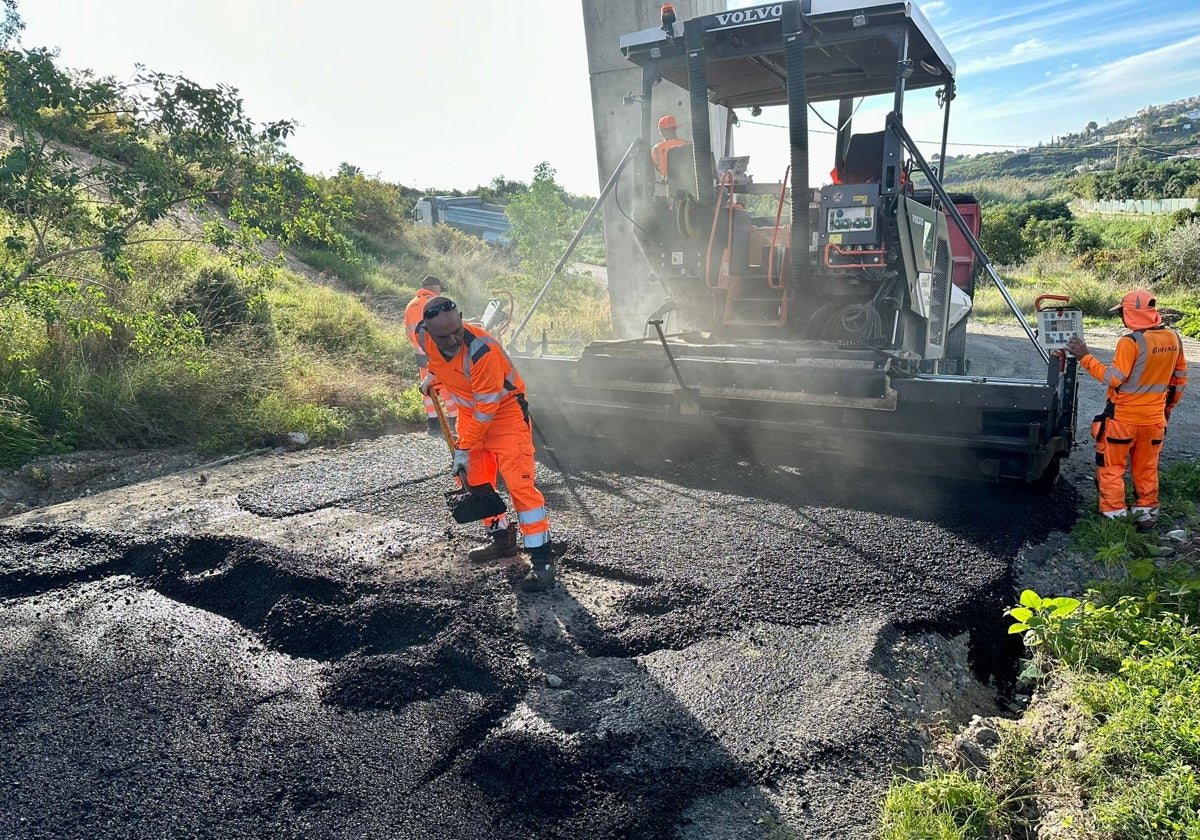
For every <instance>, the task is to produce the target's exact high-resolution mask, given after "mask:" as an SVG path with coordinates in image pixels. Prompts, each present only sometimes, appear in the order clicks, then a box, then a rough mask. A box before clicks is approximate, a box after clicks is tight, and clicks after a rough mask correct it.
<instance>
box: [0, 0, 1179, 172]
mask: <svg viewBox="0 0 1200 840" xmlns="http://www.w3.org/2000/svg"><path fill="white" fill-rule="evenodd" d="M818 2H819V0H818ZM646 3H647V6H648V7H649V6H653V5H654V2H653V0H646ZM729 5H730V7H734V6H750V5H756V4H755V3H751V2H741V0H734V2H731V3H729ZM917 5H918V6H920V8H921V9H922V11H923V12H924V13H925V15H926V17H928V18H929V20H930V21H931V23H932V24H933V26H934V28H935V29H936V30H937V32H938V33H939V35H940V36H941V37H942V40H943V41H944V42H945V43H946V45H947V47H948V48H949V50H950V52H951V54H952V55H953V56H954V58H955V60H956V61H957V62H958V99H957V100H956V101H955V102H954V104H953V109H952V115H951V116H952V119H951V140H952V141H957V142H958V143H960V144H964V145H959V146H954V145H952V146H951V152H952V153H955V152H958V153H963V152H971V151H985V150H989V149H993V148H1018V147H1022V146H1028V145H1036V144H1037V143H1038V142H1039V141H1048V140H1049V139H1050V138H1051V137H1053V136H1055V135H1059V134H1064V133H1067V132H1071V131H1078V130H1080V129H1082V128H1083V127H1084V125H1086V123H1087V122H1088V121H1089V120H1096V121H1098V122H1100V123H1101V124H1103V123H1104V122H1105V121H1106V120H1108V119H1117V118H1119V117H1124V116H1130V115H1132V114H1134V113H1135V112H1136V111H1138V110H1139V109H1140V108H1143V107H1145V106H1146V105H1151V104H1162V103H1165V102H1169V101H1173V100H1177V99H1183V98H1186V97H1189V96H1196V95H1200V3H1196V2H1194V0H1174V1H1173V2H1167V0H1040V2H1032V1H1031V2H1024V1H1023V0H1005V2H1001V1H1000V0H927V2H921V0H917ZM18 8H19V11H20V13H21V15H22V17H23V18H24V19H25V20H26V23H27V28H26V31H25V33H24V37H23V39H22V42H23V45H24V46H27V47H29V46H57V47H60V48H61V51H62V53H61V58H62V61H63V63H64V64H67V65H69V66H74V67H88V68H91V69H94V70H95V71H96V72H98V73H100V74H111V75H114V76H116V77H117V78H119V79H127V78H129V77H130V76H131V75H132V74H133V71H134V64H135V63H142V64H145V65H147V66H148V67H151V68H153V69H155V70H160V71H164V72H174V73H180V74H182V75H185V76H188V77H189V78H192V79H195V80H196V81H199V82H202V83H206V84H212V83H215V82H223V83H226V84H230V85H233V86H235V87H237V88H238V89H239V90H240V91H241V93H242V95H243V97H244V98H245V101H246V107H247V110H248V112H249V113H250V115H251V116H252V117H254V118H255V119H257V120H259V121H266V120H269V119H276V118H283V117H289V118H293V119H296V120H298V121H299V122H300V124H301V127H300V130H299V132H298V134H297V135H296V136H295V137H294V138H293V139H292V140H291V141H290V142H289V144H288V145H289V148H290V149H291V150H292V152H293V153H294V154H296V156H297V157H299V158H300V159H301V160H302V161H303V162H304V164H305V166H306V167H307V168H308V169H309V170H310V171H312V172H324V173H330V172H332V171H334V170H335V169H336V168H337V166H338V164H339V163H340V162H342V161H348V162H351V163H354V164H356V165H358V166H360V167H362V168H363V169H364V170H365V171H366V172H368V173H371V174H376V175H379V176H381V177H383V178H385V179H387V180H391V181H398V182H401V183H404V184H406V185H408V186H415V187H426V186H436V187H445V188H459V189H470V188H472V187H475V186H477V185H479V184H482V183H487V182H488V181H490V180H491V179H492V178H493V177H495V176H497V175H502V176H505V177H508V178H514V179H518V180H526V181H527V180H529V179H530V178H531V177H532V174H533V168H534V166H536V165H537V164H538V163H539V162H541V161H548V162H549V163H550V164H551V165H552V166H553V167H554V168H555V169H556V171H557V173H558V180H559V182H560V183H562V184H563V185H564V186H566V187H567V189H569V190H571V191H573V192H579V193H590V194H592V195H595V194H596V193H597V192H598V184H599V177H598V175H597V172H596V158H595V145H594V141H593V138H592V119H591V94H590V88H589V84H588V72H587V60H586V51H585V48H584V42H583V19H582V12H581V5H580V3H579V2H577V0H505V2H499V0H474V1H473V2H469V3H440V2H427V3H421V4H416V3H412V2H408V0H399V2H397V0H391V2H383V0H341V2H339V3H337V4H330V3H328V2H317V0H206V2H204V3H195V2H193V1H192V0H104V2H97V0H20V2H19V7H18ZM331 10H334V11H331ZM614 49H616V45H614ZM874 104H875V103H872V102H870V101H868V103H866V104H865V105H864V107H863V108H862V109H861V110H860V111H859V113H858V114H857V115H856V117H855V120H856V125H858V126H871V125H873V124H874V123H873V122H872V121H876V122H878V123H879V124H882V111H880V110H878V109H877V108H875V107H873V106H874ZM886 105H887V103H886V102H885V103H883V106H884V107H886ZM908 105H909V109H908V113H907V116H906V122H907V124H908V126H909V128H910V130H911V132H912V133H913V134H914V136H916V137H917V138H918V140H928V141H931V142H932V141H935V140H936V138H937V137H938V136H939V133H940V126H941V117H940V114H939V112H938V111H937V108H936V105H935V104H934V103H933V101H932V96H931V95H929V94H926V93H924V92H918V93H914V94H913V95H912V96H911V97H910V99H909V102H908ZM822 110H823V112H824V113H825V115H826V117H827V118H829V119H830V121H831V122H832V121H833V119H832V118H833V116H834V115H835V114H836V108H835V107H834V106H832V105H827V106H824V107H823V109H822ZM759 122H760V123H764V125H758V126H751V125H746V126H745V127H744V128H743V130H742V131H741V132H740V133H739V135H738V139H737V142H738V144H739V149H738V151H739V152H741V153H750V154H751V155H752V171H755V172H759V171H764V170H765V173H766V174H764V175H762V176H758V179H759V180H763V181H768V180H776V179H777V178H778V177H779V175H780V174H781V173H782V167H784V166H786V160H785V157H786V154H785V152H784V150H783V145H784V142H785V141H784V140H783V138H782V132H781V130H780V129H777V128H773V127H771V125H769V123H771V114H770V112H766V113H764V114H763V117H762V119H761V120H759ZM811 122H812V124H813V125H814V126H815V125H816V123H815V121H811ZM823 142H824V141H821V140H820V139H818V142H815V143H814V151H815V152H816V153H817V154H824V150H823V146H822V143H823ZM966 144H975V145H966ZM926 151H927V153H931V152H933V151H936V146H932V145H930V146H927V147H926ZM827 156H828V157H829V158H832V152H829V153H828V155H827ZM759 167H761V169H759ZM774 168H779V170H780V172H779V173H778V174H777V173H775V172H773V171H771V170H772V169H774ZM813 169H814V173H816V172H821V171H828V165H827V164H825V163H816V162H815V163H814V167H813Z"/></svg>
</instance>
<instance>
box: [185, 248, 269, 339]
mask: <svg viewBox="0 0 1200 840" xmlns="http://www.w3.org/2000/svg"><path fill="white" fill-rule="evenodd" d="M174 309H175V311H176V312H179V313H183V312H186V313H189V314H191V315H192V316H193V317H194V318H195V322H196V324H197V325H198V326H199V327H200V329H201V331H202V332H203V333H204V335H205V336H206V337H207V338H210V339H211V338H214V337H217V336H221V335H226V334H228V333H231V332H234V331H237V330H240V329H243V328H245V327H247V326H250V325H251V324H255V323H258V324H261V323H263V321H264V320H265V319H264V318H263V316H262V315H261V314H259V312H258V311H256V309H255V306H254V302H253V300H252V299H251V296H250V294H249V293H248V292H247V290H246V288H245V286H244V285H243V283H242V282H241V280H240V279H239V278H238V276H237V275H236V274H235V273H234V272H233V270H232V269H231V268H229V267H228V266H206V267H204V268H202V269H200V271H199V273H198V274H197V275H196V279H195V281H193V282H192V283H191V284H190V285H189V286H188V287H187V288H186V289H184V291H183V293H182V294H181V295H180V297H179V299H178V301H177V302H176V304H175V306H174Z"/></svg>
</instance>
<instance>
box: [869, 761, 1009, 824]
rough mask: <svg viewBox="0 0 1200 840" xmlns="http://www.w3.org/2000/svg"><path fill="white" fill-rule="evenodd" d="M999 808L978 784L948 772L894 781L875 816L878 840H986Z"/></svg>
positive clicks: (982, 785) (995, 801)
mask: <svg viewBox="0 0 1200 840" xmlns="http://www.w3.org/2000/svg"><path fill="white" fill-rule="evenodd" d="M999 808H1000V805H999V803H998V802H997V800H996V797H995V795H994V794H993V793H992V791H991V790H989V788H988V787H987V785H985V784H983V783H982V782H980V781H974V780H972V779H970V778H968V777H967V776H966V775H964V774H962V773H958V772H954V771H948V770H931V771H928V772H927V774H926V776H925V777H924V778H923V779H920V780H918V781H913V780H910V779H897V780H896V781H894V782H893V783H892V785H891V786H890V787H889V788H888V791H887V794H886V795H885V797H884V800H883V810H882V814H881V815H880V824H881V831H880V834H879V836H880V840H987V838H991V837H993V836H994V835H993V829H994V827H995V822H996V816H997V813H998V811H999Z"/></svg>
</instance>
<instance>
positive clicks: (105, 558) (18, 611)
mask: <svg viewBox="0 0 1200 840" xmlns="http://www.w3.org/2000/svg"><path fill="white" fill-rule="evenodd" d="M542 454H543V464H544V470H543V473H542V475H541V478H542V480H541V484H542V486H543V490H544V492H545V493H546V495H547V499H548V505H549V508H550V510H551V514H552V526H553V528H554V535H555V539H556V540H558V541H559V542H560V543H561V544H562V545H563V546H564V551H565V554H564V557H563V559H562V561H561V582H560V584H559V585H557V586H556V587H554V589H552V590H551V591H550V592H548V593H544V594H538V595H526V594H524V593H520V592H518V591H516V590H515V589H514V587H513V582H514V580H516V579H517V578H519V576H520V574H521V571H522V569H521V567H520V562H519V561H511V562H506V563H502V564H498V565H490V566H484V567H471V566H470V565H469V564H467V563H466V561H465V560H464V559H463V555H464V554H465V551H466V549H467V548H469V547H471V546H472V545H475V544H478V543H477V539H478V536H477V534H476V532H475V530H474V529H472V528H468V527H463V526H457V525H454V524H453V523H452V522H449V521H448V515H447V513H446V511H445V508H444V503H443V501H442V499H441V495H440V490H441V489H443V488H442V485H444V484H445V483H446V481H445V471H444V465H442V463H441V461H442V460H443V459H444V450H442V451H441V452H439V451H438V449H437V447H436V446H433V445H432V443H431V442H430V441H428V440H427V439H425V438H423V437H422V436H419V435H407V436H399V437H395V438H390V439H386V440H384V441H381V442H379V444H378V446H373V447H368V448H365V449H359V450H358V451H355V452H352V453H341V454H338V453H334V454H332V455H331V456H330V458H329V459H328V460H321V461H319V462H312V463H306V464H305V465H304V466H302V467H299V468H297V469H294V470H292V471H291V472H290V473H289V474H287V475H282V474H281V475H278V476H273V477H270V478H266V479H263V480H261V481H259V482H258V483H256V484H253V485H251V486H247V487H242V488H240V489H239V490H237V492H236V493H229V494H226V495H225V496H224V497H218V496H216V495H214V496H213V497H212V501H210V502H204V503H194V504H188V505H179V506H175V507H172V508H171V509H170V510H147V511H143V512H140V513H136V514H132V513H129V512H128V511H126V510H123V509H120V508H119V506H120V504H121V500H120V499H119V497H114V498H113V499H111V500H109V501H108V502H105V500H104V499H98V500H96V502H95V504H98V505H103V504H110V505H114V506H116V507H113V510H114V511H115V512H114V513H113V514H112V515H111V517H110V518H109V519H108V520H105V523H106V524H105V525H104V526H103V527H100V526H99V525H96V524H93V525H88V526H86V527H81V526H79V525H78V524H73V523H74V522H76V521H77V520H79V519H80V511H79V510H73V511H70V512H65V511H64V512H63V513H61V514H57V513H54V509H51V511H50V512H49V513H47V514H45V515H43V516H41V517H32V516H29V515H27V516H25V517H20V518H14V519H10V520H7V521H6V522H7V524H5V525H0V684H3V685H4V686H5V691H4V692H3V693H0V740H2V741H3V743H5V744H6V745H7V748H6V750H5V751H4V753H3V755H2V756H0V792H3V801H4V803H5V805H4V807H2V808H0V836H4V837H20V838H43V837H45V838H49V837H54V838H69V837H79V838H83V837H96V836H105V837H146V836H158V835H160V834H162V832H163V831H164V830H167V829H164V826H169V833H170V834H171V836H176V837H226V838H227V837H294V836H320V837H339V838H340V837H363V836H367V837H384V836H389V837H390V836H395V837H406V838H418V839H419V838H434V837H437V838H443V837H447V836H479V837H488V838H499V839H500V840H503V839H504V838H531V837H537V838H542V837H545V838H558V837H563V838H566V837H570V838H572V839H573V840H580V838H607V837H613V838H616V837H688V838H736V837H766V836H778V835H777V834H776V835H772V832H778V831H783V830H785V829H786V830H787V831H791V832H793V833H794V834H795V835H796V836H803V837H813V838H820V837H831V838H832V837H838V838H858V837H862V838H866V837H871V836H873V813H874V807H875V805H874V803H875V801H876V798H877V797H878V795H879V792H880V790H881V789H882V787H883V786H884V785H885V784H886V782H887V780H888V778H890V776H891V773H892V772H893V769H894V768H897V767H902V766H904V765H906V764H911V763H915V762H916V761H917V760H919V757H920V742H919V738H918V737H917V735H916V729H917V726H918V724H919V723H921V721H920V720H917V719H914V718H913V717H912V716H913V715H917V716H918V717H919V716H921V715H925V716H927V718H928V719H933V718H934V717H935V716H936V715H938V714H939V713H940V711H941V710H940V709H939V708H934V707H933V704H935V703H936V702H938V698H936V697H933V696H932V695H931V694H930V693H929V692H925V693H921V692H916V693H913V692H911V691H909V690H908V689H907V688H906V687H905V686H906V680H909V681H910V682H911V678H912V677H913V676H914V675H913V674H912V673H911V671H910V668H911V662H910V661H909V659H907V658H906V657H905V655H903V651H905V650H907V649H909V648H910V647H911V644H912V641H913V640H914V639H919V638H923V637H926V636H929V635H931V634H932V635H941V636H944V637H946V638H955V637H961V638H963V639H965V640H966V644H967V645H968V646H969V647H970V648H971V651H972V653H971V663H970V664H971V670H970V673H969V674H968V676H967V677H964V682H962V683H961V684H960V688H961V691H962V692H963V693H964V694H967V693H971V692H976V693H977V694H978V696H979V697H981V698H992V699H996V698H1001V699H1002V698H1003V694H1004V692H1005V690H1006V689H1005V686H1006V683H1007V682H1009V681H1011V676H1012V666H1013V663H1014V661H1015V655H1016V651H1014V650H1013V649H1012V648H1011V639H1010V638H1009V637H1007V636H1006V634H1004V633H1003V632H1002V629H1000V630H999V632H998V628H1000V626H1001V624H1002V621H1003V618H1002V614H1001V610H1002V608H1003V606H1005V605H1007V604H1009V603H1011V602H1012V588H1013V582H1012V572H1011V569H1012V561H1013V558H1015V557H1016V555H1017V553H1018V552H1019V551H1020V550H1021V548H1022V546H1023V545H1025V544H1026V543H1028V542H1030V541H1037V540H1039V539H1041V538H1043V537H1044V536H1045V534H1047V533H1048V532H1049V531H1051V530H1053V529H1055V528H1062V527H1065V526H1066V525H1068V524H1069V522H1070V520H1071V518H1072V517H1073V515H1074V509H1075V505H1076V503H1077V499H1076V498H1075V496H1074V493H1073V491H1071V490H1070V488H1069V487H1068V486H1066V485H1062V484H1060V485H1059V486H1058V487H1057V488H1056V489H1055V490H1054V491H1053V492H1050V493H1038V494H1032V493H1027V492H1023V491H1022V492H1013V491H1006V490H1002V489H1000V488H995V487H983V486H963V485H947V484H944V483H939V482H934V481H928V480H925V481H922V480H906V481H904V482H901V481H900V480H899V479H897V478H896V477H893V476H885V475H873V476H872V475H863V474H861V473H860V474H851V475H840V474H838V473H837V472H836V471H835V470H834V469H833V467H832V466H831V465H829V464H821V463H818V462H812V463H809V464H804V465H801V466H798V467H792V468H788V469H764V468H762V467H761V466H755V465H751V464H749V463H741V464H738V463H734V464H725V463H721V462H720V461H719V460H718V459H714V458H713V457H711V453H709V454H707V455H706V454H704V453H696V452H695V451H693V450H687V449H675V450H668V449H663V448H659V449H656V450H655V451H654V452H653V453H652V454H646V453H638V454H634V455H632V456H623V457H621V458H614V457H613V456H611V455H610V454H608V453H604V452H597V451H588V450H586V449H576V448H569V447H564V448H561V449H555V450H553V451H550V450H545V451H543V453H542ZM220 485H221V477H220V473H219V472H214V473H213V476H212V478H211V479H210V481H209V482H208V484H207V485H206V487H205V492H206V493H207V492H210V491H211V492H213V493H217V492H218V491H219V489H220ZM214 487H215V488H216V490H214V489H213V488H214ZM114 492H116V493H119V492H120V491H114ZM118 512H119V513H120V515H118ZM101 513H103V511H100V512H96V511H95V510H93V511H91V512H90V513H89V516H90V517H91V518H90V519H89V518H88V517H83V518H84V519H85V520H86V521H89V522H98V521H99V519H100V516H101ZM38 519H40V521H36V520H38ZM967 681H969V682H970V685H967ZM914 697H916V698H917V699H915V700H914V699H913V698H914ZM926 706H928V708H926ZM985 711H991V710H990V709H988V710H985Z"/></svg>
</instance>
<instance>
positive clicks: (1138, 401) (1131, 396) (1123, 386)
mask: <svg viewBox="0 0 1200 840" xmlns="http://www.w3.org/2000/svg"><path fill="white" fill-rule="evenodd" d="M1079 364H1080V365H1082V366H1083V369H1084V370H1086V371H1087V372H1088V373H1089V374H1091V375H1092V376H1093V377H1094V378H1095V379H1097V380H1099V381H1100V382H1103V383H1104V384H1105V385H1107V386H1108V405H1107V406H1106V407H1105V414H1107V415H1108V416H1109V417H1112V418H1113V419H1115V420H1120V421H1121V422H1124V423H1130V424H1132V425H1135V426H1153V425H1157V424H1159V423H1163V422H1165V421H1166V410H1167V409H1171V408H1174V407H1175V404H1176V403H1178V402H1179V400H1180V398H1181V397H1182V396H1183V389H1184V388H1185V387H1186V386H1187V360H1186V359H1184V357H1183V341H1182V340H1181V339H1180V338H1179V333H1177V332H1175V331H1174V330H1172V329H1168V328H1167V327H1163V326H1158V327H1150V328H1149V329H1145V330H1134V331H1133V332H1130V333H1128V334H1126V335H1123V336H1121V338H1120V339H1118V341H1117V350H1116V353H1115V354H1114V355H1113V361H1112V364H1111V365H1107V366H1106V365H1105V364H1104V363H1103V362H1101V361H1100V360H1099V359H1097V358H1096V357H1095V356H1093V355H1092V354H1091V353H1088V354H1087V355H1086V356H1084V357H1083V358H1082V359H1080V360H1079Z"/></svg>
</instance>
